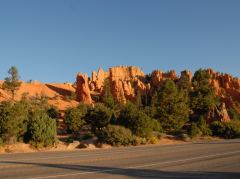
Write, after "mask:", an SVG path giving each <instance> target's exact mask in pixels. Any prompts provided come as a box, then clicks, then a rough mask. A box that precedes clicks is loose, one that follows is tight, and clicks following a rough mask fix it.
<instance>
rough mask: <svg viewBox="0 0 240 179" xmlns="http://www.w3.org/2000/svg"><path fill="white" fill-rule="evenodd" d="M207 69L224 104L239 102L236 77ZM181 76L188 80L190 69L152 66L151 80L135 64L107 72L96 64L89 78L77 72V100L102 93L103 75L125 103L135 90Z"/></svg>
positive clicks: (228, 105)
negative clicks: (97, 68) (168, 69)
mask: <svg viewBox="0 0 240 179" xmlns="http://www.w3.org/2000/svg"><path fill="white" fill-rule="evenodd" d="M208 72H209V74H210V76H211V80H210V82H211V85H212V86H213V87H214V88H215V89H216V94H217V95H218V96H219V97H220V98H221V100H222V102H225V104H226V106H227V108H229V107H232V106H233V105H234V104H235V103H236V102H240V79H238V78H233V77H232V76H231V75H228V74H220V73H218V72H214V71H213V70H212V69H208ZM183 76H185V77H187V78H188V79H189V80H191V79H192V73H191V71H189V70H185V71H182V72H181V76H180V77H178V76H177V74H176V72H175V71H173V70H172V71H169V72H166V73H164V72H162V71H159V70H155V71H153V72H152V74H151V78H150V79H151V80H149V78H145V75H144V73H143V71H142V70H141V69H140V68H138V67H131V66H130V67H128V66H117V67H112V68H109V70H108V71H107V72H104V71H103V69H102V68H99V70H98V72H92V78H91V81H89V82H88V79H87V76H84V75H81V74H80V75H78V77H77V79H78V82H77V94H78V95H77V96H78V101H83V102H85V103H88V104H90V103H92V102H93V101H92V99H91V95H90V94H95V95H101V94H103V86H104V80H105V79H108V80H109V83H110V86H111V88H112V92H113V96H114V98H115V100H116V101H118V102H121V103H122V102H123V103H125V102H126V101H127V100H134V98H135V97H136V92H137V91H141V92H150V91H151V90H152V89H154V88H155V87H157V88H158V87H160V85H161V84H162V82H163V81H164V80H166V79H171V80H174V81H175V80H177V79H179V78H181V77H183ZM90 91H91V93H90Z"/></svg>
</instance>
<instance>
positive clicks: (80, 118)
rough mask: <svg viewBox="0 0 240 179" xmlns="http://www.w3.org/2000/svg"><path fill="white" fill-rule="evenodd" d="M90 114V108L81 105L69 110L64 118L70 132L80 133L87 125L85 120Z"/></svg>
mask: <svg viewBox="0 0 240 179" xmlns="http://www.w3.org/2000/svg"><path fill="white" fill-rule="evenodd" d="M87 112H88V106H86V105H85V104H79V106H78V107H77V108H71V109H68V110H67V111H66V113H65V116H64V122H65V124H66V126H67V129H68V131H70V132H78V131H79V130H80V129H81V128H82V127H83V125H84V124H85V123H86V121H85V118H86V114H87Z"/></svg>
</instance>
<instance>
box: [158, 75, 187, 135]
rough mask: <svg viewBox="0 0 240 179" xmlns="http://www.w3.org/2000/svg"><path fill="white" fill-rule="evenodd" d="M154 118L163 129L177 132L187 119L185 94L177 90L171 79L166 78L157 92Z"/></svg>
mask: <svg viewBox="0 0 240 179" xmlns="http://www.w3.org/2000/svg"><path fill="white" fill-rule="evenodd" d="M154 105H155V108H156V115H155V117H156V119H158V120H159V121H160V123H161V125H162V127H163V129H164V130H166V131H167V132H170V133H172V132H177V131H179V130H180V129H181V128H182V126H183V125H184V124H185V123H186V122H187V121H188V117H189V108H188V99H187V97H186V95H185V94H184V93H183V92H182V91H180V90H178V88H177V86H176V84H175V83H174V81H172V80H166V81H165V82H164V83H163V85H162V86H161V88H160V90H159V91H158V93H157V101H156V102H155V104H154Z"/></svg>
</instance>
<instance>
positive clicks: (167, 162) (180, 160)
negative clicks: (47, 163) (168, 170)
mask: <svg viewBox="0 0 240 179" xmlns="http://www.w3.org/2000/svg"><path fill="white" fill-rule="evenodd" d="M236 153H240V151H232V152H226V153H217V154H213V155H205V156H198V157H191V158H187V159H179V160H172V161H166V162H157V163H150V164H145V165H138V166H134V167H127V168H115V169H107V170H97V169H96V170H94V169H93V171H89V172H77V173H67V174H59V175H51V176H42V177H33V178H28V179H46V178H57V177H66V176H76V175H86V174H93V173H103V172H110V171H118V170H126V169H136V168H144V167H151V166H156V165H162V164H170V163H177V162H186V161H191V160H196V159H204V158H210V157H217V156H223V155H229V154H236ZM82 168H83V169H84V167H82ZM86 169H89V168H87V167H86Z"/></svg>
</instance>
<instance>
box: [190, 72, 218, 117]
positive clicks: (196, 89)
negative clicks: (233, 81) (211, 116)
mask: <svg viewBox="0 0 240 179" xmlns="http://www.w3.org/2000/svg"><path fill="white" fill-rule="evenodd" d="M192 86H193V90H192V91H191V92H190V102H191V103H190V107H191V109H192V110H193V112H194V115H193V116H192V117H193V118H197V117H198V116H200V115H205V114H206V113H207V112H208V111H209V109H210V108H212V107H213V106H214V105H216V103H217V98H216V94H215V90H214V88H213V87H212V86H211V84H210V74H209V73H208V72H207V71H206V70H202V69H199V70H198V71H196V72H195V74H194V76H193V79H192Z"/></svg>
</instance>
